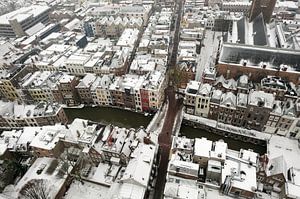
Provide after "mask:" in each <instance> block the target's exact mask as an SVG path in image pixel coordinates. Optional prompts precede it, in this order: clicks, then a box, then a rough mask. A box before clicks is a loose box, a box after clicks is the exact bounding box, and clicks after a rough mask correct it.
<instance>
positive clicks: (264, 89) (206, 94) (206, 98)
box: [184, 75, 300, 138]
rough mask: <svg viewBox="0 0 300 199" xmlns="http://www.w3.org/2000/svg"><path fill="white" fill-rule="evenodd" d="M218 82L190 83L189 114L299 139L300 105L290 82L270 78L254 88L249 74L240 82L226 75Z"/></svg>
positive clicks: (187, 104)
mask: <svg viewBox="0 0 300 199" xmlns="http://www.w3.org/2000/svg"><path fill="white" fill-rule="evenodd" d="M217 79H218V80H217V81H216V82H214V83H211V84H208V83H200V82H196V81H190V82H189V84H188V86H187V88H186V90H185V100H184V104H185V107H186V113H188V114H192V115H197V116H201V117H206V118H209V119H212V120H215V121H217V122H220V123H225V124H231V125H234V126H238V127H242V128H248V129H254V130H257V131H263V132H267V133H276V134H279V135H284V136H290V137H292V138H295V137H296V138H297V137H299V134H298V133H299V126H300V123H299V116H300V108H299V107H300V106H299V103H300V102H299V99H298V97H297V96H298V94H297V91H296V90H295V89H292V88H291V87H289V86H288V85H290V84H289V83H288V82H284V81H283V80H281V79H278V78H275V77H268V78H264V79H262V81H261V84H259V85H256V86H254V85H253V84H252V83H250V82H248V78H247V76H245V75H244V76H241V77H240V78H239V79H238V81H235V80H234V79H229V80H226V79H224V77H222V76H221V77H220V78H217ZM251 85H252V86H251ZM287 87H289V88H287Z"/></svg>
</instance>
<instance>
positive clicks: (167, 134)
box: [154, 0, 184, 199]
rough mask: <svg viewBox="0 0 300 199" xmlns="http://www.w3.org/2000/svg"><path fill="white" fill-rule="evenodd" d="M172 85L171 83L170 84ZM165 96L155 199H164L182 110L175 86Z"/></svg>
mask: <svg viewBox="0 0 300 199" xmlns="http://www.w3.org/2000/svg"><path fill="white" fill-rule="evenodd" d="M183 2H184V1H181V0H177V1H176V4H177V5H176V6H175V8H176V10H174V13H175V15H176V20H175V24H174V25H175V30H174V34H173V37H172V38H173V40H172V41H171V45H172V46H171V47H170V48H169V49H171V51H169V53H171V54H169V59H168V63H169V64H168V70H170V69H172V68H175V66H176V62H177V53H178V43H179V34H180V33H179V29H180V21H181V16H182V5H183ZM170 79H171V78H169V81H170ZM169 85H170V82H169ZM165 96H166V99H165V100H168V102H169V104H168V108H167V114H166V116H165V118H164V124H163V127H162V131H161V133H160V134H159V137H158V143H159V149H160V161H159V167H158V175H157V179H156V185H155V193H154V199H161V198H163V192H164V187H165V182H166V174H167V169H168V162H169V153H170V149H171V144H172V140H171V136H172V130H173V126H174V122H175V118H176V115H177V112H178V111H179V108H180V103H179V101H178V100H177V99H176V97H175V89H174V87H173V86H168V87H167V88H166V89H165Z"/></svg>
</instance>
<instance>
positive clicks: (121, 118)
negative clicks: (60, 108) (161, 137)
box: [64, 107, 152, 129]
mask: <svg viewBox="0 0 300 199" xmlns="http://www.w3.org/2000/svg"><path fill="white" fill-rule="evenodd" d="M64 111H65V113H66V115H67V117H68V120H69V123H70V122H72V121H73V120H74V119H75V118H81V119H86V120H91V121H94V122H99V123H102V124H113V125H116V126H119V127H125V128H136V129H137V128H139V127H141V126H144V127H145V128H146V127H147V126H148V124H149V123H150V121H151V119H152V116H147V117H146V116H144V115H143V114H140V113H135V112H131V111H127V110H122V109H117V108H111V107H84V108H79V109H76V108H65V109H64Z"/></svg>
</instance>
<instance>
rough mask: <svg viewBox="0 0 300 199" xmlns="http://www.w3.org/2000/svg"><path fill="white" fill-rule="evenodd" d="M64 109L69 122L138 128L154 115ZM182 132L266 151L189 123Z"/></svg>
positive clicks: (91, 109)
mask: <svg viewBox="0 0 300 199" xmlns="http://www.w3.org/2000/svg"><path fill="white" fill-rule="evenodd" d="M64 110H65V113H66V115H67V117H68V120H69V122H72V121H73V120H74V119H75V118H82V119H86V120H91V121H94V122H99V123H102V124H113V125H116V126H119V127H125V128H136V129H137V128H139V127H141V126H144V127H147V126H148V124H149V123H150V121H151V119H152V116H147V117H146V116H144V115H143V114H140V113H135V112H131V111H127V110H123V109H117V108H110V107H84V108H81V109H80V108H79V109H75V108H65V109H64ZM180 134H181V135H182V136H186V137H188V138H197V137H198V138H201V137H206V138H207V139H209V140H212V141H218V140H220V139H222V140H224V142H226V143H227V144H228V148H229V149H232V150H238V151H239V150H240V149H242V148H243V149H252V150H253V151H255V152H257V153H259V154H264V153H265V152H266V147H264V146H261V145H255V144H252V143H250V142H243V141H239V140H234V139H232V138H229V137H224V136H221V135H217V134H214V133H211V132H208V131H206V130H202V129H196V128H193V127H190V126H187V125H182V126H181V129H180Z"/></svg>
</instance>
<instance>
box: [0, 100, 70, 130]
mask: <svg viewBox="0 0 300 199" xmlns="http://www.w3.org/2000/svg"><path fill="white" fill-rule="evenodd" d="M0 107H1V111H0V128H7V129H10V128H21V127H24V126H44V125H53V124H56V123H61V124H65V123H67V122H68V118H67V116H66V114H65V112H64V110H63V108H62V107H61V106H60V105H58V104H57V103H50V102H39V103H35V104H31V105H25V104H18V103H17V102H16V101H15V102H4V101H0Z"/></svg>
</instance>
